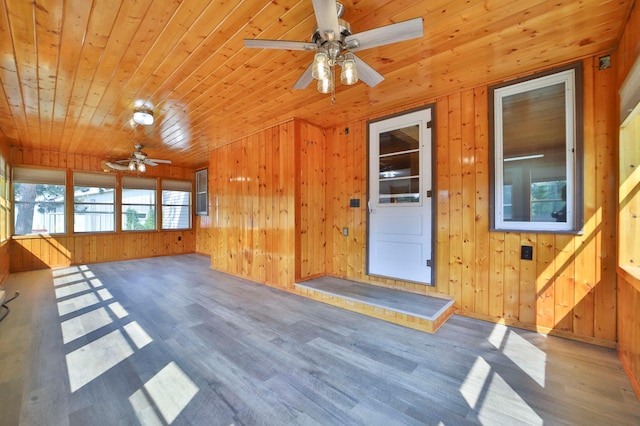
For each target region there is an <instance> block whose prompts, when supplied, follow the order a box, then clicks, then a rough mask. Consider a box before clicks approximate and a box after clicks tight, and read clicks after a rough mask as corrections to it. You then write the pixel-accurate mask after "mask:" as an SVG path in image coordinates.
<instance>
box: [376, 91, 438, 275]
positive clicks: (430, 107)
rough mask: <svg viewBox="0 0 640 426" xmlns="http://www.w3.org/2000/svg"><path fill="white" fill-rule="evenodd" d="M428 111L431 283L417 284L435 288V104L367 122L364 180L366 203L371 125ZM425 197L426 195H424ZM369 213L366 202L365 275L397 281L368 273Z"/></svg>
mask: <svg viewBox="0 0 640 426" xmlns="http://www.w3.org/2000/svg"><path fill="white" fill-rule="evenodd" d="M427 109H430V110H431V123H432V124H431V197H429V198H431V212H432V214H431V283H429V284H425V283H423V282H420V283H418V284H422V285H425V286H430V287H436V275H437V274H436V272H437V271H436V265H437V264H438V262H436V256H437V252H436V240H437V234H436V231H437V230H438V226H437V218H438V209H437V207H438V200H437V198H438V191H437V190H436V188H437V186H438V182H437V180H436V177H437V176H438V173H437V165H438V157H437V152H438V149H437V147H438V143H437V132H436V128H437V126H436V119H437V116H436V104H435V102H433V103H429V104H426V105H424V106H420V107H416V108H411V109H408V110H404V111H400V112H397V113H393V114H389V115H385V116H383V117H378V118H375V119H372V120H367V135H366V138H367V139H366V143H367V165H366V167H367V172H366V178H367V201H368V200H370V199H371V187H370V186H371V176H370V172H371V171H370V170H369V169H370V167H369V164H370V161H371V143H370V140H371V139H370V137H371V131H370V129H371V124H374V123H377V122H380V121H384V120H388V119H390V118H395V117H401V116H403V115H407V114H411V113H414V112H418V111H424V110H427ZM424 195H425V196H426V194H424ZM370 215H371V213H370V211H369V207H368V202H367V222H366V224H367V229H366V241H367V244H366V256H365V259H366V260H365V270H366V275H367V276H370V277H380V278H386V279H397V278H393V277H384V276H381V275H374V274H370V273H369V270H370V268H369V238H370V235H369V233H370V227H369V223H371V219H370ZM399 281H404V282H415V281H410V280H399Z"/></svg>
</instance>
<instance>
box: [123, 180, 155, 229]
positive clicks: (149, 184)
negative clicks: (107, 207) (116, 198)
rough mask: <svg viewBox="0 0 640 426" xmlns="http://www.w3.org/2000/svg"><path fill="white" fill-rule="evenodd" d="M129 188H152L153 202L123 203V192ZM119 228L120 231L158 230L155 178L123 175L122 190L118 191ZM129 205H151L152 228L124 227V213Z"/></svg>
mask: <svg viewBox="0 0 640 426" xmlns="http://www.w3.org/2000/svg"><path fill="white" fill-rule="evenodd" d="M129 189H142V190H152V191H153V198H154V199H153V203H131V202H128V203H125V202H124V194H125V191H126V190H129ZM120 197H121V198H120V201H121V203H120V218H121V223H120V228H121V230H122V232H153V231H157V230H158V181H157V179H155V178H141V177H133V176H123V177H122V191H121V192H120ZM130 206H147V207H153V214H154V219H155V220H154V224H153V229H125V224H124V223H123V222H124V213H125V212H126V209H127V207H130Z"/></svg>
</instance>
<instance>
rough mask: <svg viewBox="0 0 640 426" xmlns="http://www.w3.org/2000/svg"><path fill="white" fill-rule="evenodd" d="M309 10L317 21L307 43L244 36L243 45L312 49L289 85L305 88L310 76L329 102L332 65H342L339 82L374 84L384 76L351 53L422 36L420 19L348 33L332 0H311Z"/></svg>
mask: <svg viewBox="0 0 640 426" xmlns="http://www.w3.org/2000/svg"><path fill="white" fill-rule="evenodd" d="M312 2H313V11H314V13H315V15H316V22H317V24H318V26H317V28H316V30H315V31H314V33H313V35H312V36H311V41H310V42H301V41H288V40H255V39H245V40H244V45H245V47H255V48H261V49H281V50H306V51H314V52H316V53H315V56H314V58H313V63H312V64H311V65H310V66H309V67H308V68H307V70H306V71H305V72H304V74H302V76H301V77H300V79H299V80H298V81H297V82H296V84H295V85H294V86H293V88H294V89H304V88H306V87H307V86H308V85H309V84H310V83H311V82H312V81H313V80H314V79H315V80H317V81H318V83H317V86H316V87H317V89H318V91H319V92H320V93H327V94H331V103H332V104H333V103H335V84H334V81H333V80H334V77H337V76H336V73H335V67H336V65H339V66H340V67H342V72H341V73H340V82H341V83H342V84H344V85H348V86H350V85H352V84H355V83H357V82H358V81H359V80H362V81H363V82H365V83H366V84H367V85H368V86H370V87H374V86H376V85H377V84H378V83H380V82H381V81H382V80H384V77H383V76H382V75H380V74H379V73H378V72H377V71H376V70H374V69H373V68H372V67H371V66H369V65H368V64H367V63H366V62H364V61H363V60H362V59H360V58H358V57H357V56H356V55H354V54H353V53H352V52H357V51H360V50H364V49H370V48H373V47H378V46H384V45H387V44H391V43H396V42H399V41H404V40H410V39H413V38H418V37H422V36H423V34H424V30H423V28H422V18H414V19H410V20H408V21H403V22H398V23H395V24H391V25H387V26H384V27H378V28H374V29H372V30H368V31H364V32H361V33H356V34H352V33H351V25H350V24H349V22H347V21H345V20H344V19H342V14H343V13H344V6H343V5H342V4H340V3H337V2H336V1H335V0H312Z"/></svg>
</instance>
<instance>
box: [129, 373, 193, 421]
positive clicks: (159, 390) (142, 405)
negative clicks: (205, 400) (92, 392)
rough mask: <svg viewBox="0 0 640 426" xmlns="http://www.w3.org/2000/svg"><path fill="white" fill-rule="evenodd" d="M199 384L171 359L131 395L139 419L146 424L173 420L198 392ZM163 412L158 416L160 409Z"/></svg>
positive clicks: (130, 398)
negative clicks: (160, 416)
mask: <svg viewBox="0 0 640 426" xmlns="http://www.w3.org/2000/svg"><path fill="white" fill-rule="evenodd" d="M198 390H199V388H198V386H196V384H195V383H193V381H192V380H191V379H190V378H189V376H187V375H186V374H185V373H184V372H183V371H182V369H180V367H178V365H177V364H176V363H175V362H173V361H171V362H170V363H169V364H167V366H166V367H164V368H163V369H162V370H160V371H159V372H158V373H157V374H156V375H155V376H153V377H152V378H151V379H149V381H148V382H147V383H145V384H144V386H143V387H142V388H141V389H138V390H137V391H136V392H135V393H134V394H133V395H131V396H130V397H129V403H130V404H131V406H132V407H133V409H134V411H135V412H136V415H137V416H138V420H140V423H142V424H144V425H162V424H171V423H173V421H174V420H175V419H176V418H177V417H178V416H179V415H180V413H181V412H182V410H184V409H185V407H186V406H187V405H188V404H189V402H190V401H191V400H192V399H193V397H194V396H195V395H196V394H197V393H198ZM156 410H157V411H158V412H159V414H160V415H162V419H163V420H164V422H166V423H163V421H162V419H160V418H159V416H158V413H157V412H156Z"/></svg>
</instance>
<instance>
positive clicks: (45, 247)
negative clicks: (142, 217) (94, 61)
mask: <svg viewBox="0 0 640 426" xmlns="http://www.w3.org/2000/svg"><path fill="white" fill-rule="evenodd" d="M100 161H101V159H100V158H98V157H92V156H84V155H76V154H66V153H58V152H48V151H39V150H31V149H17V148H11V164H12V166H13V167H17V166H40V167H51V168H59V169H69V170H74V171H90V172H102V171H103V170H102V169H101V168H100ZM147 170H148V172H147V173H145V176H150V177H168V178H174V179H188V180H191V181H193V176H194V174H193V170H192V169H189V168H184V167H177V166H167V165H161V166H158V167H148V168H147ZM123 174H130V173H129V172H125V173H123ZM68 223H71V222H70V221H68ZM195 249H196V231H195V228H194V229H192V230H180V231H152V232H115V233H105V234H89V235H85V234H70V235H63V236H25V237H14V238H13V239H12V240H11V243H10V248H9V257H10V264H11V271H12V272H17V271H28V270H33V269H41V268H48V267H57V266H67V265H71V264H80V263H96V262H111V261H116V260H126V259H140V258H145V257H153V256H169V255H175V254H184V253H193V252H195Z"/></svg>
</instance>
